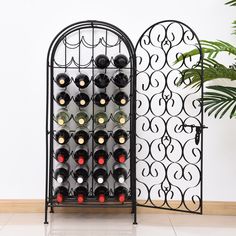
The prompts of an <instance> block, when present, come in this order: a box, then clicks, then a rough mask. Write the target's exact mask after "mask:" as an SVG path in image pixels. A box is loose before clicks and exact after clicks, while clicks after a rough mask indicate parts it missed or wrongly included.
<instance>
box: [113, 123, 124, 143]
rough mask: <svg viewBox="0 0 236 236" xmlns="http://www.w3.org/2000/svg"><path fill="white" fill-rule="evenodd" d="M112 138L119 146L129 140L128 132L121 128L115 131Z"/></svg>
mask: <svg viewBox="0 0 236 236" xmlns="http://www.w3.org/2000/svg"><path fill="white" fill-rule="evenodd" d="M112 137H113V139H114V140H115V142H116V143H118V144H124V143H126V141H127V140H128V134H127V132H126V131H125V130H124V129H122V128H120V127H119V126H118V127H116V128H115V129H114V130H113V134H112Z"/></svg>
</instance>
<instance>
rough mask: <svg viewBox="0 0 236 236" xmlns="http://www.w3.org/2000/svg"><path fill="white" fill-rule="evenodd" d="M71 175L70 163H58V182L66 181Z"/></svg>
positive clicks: (56, 173) (56, 177) (56, 176)
mask: <svg viewBox="0 0 236 236" xmlns="http://www.w3.org/2000/svg"><path fill="white" fill-rule="evenodd" d="M68 177H69V165H68V164H65V163H64V164H59V165H57V167H56V169H55V171H54V178H55V179H56V181H57V182H58V183H60V184H61V183H63V182H65V181H66V180H67V179H68Z"/></svg>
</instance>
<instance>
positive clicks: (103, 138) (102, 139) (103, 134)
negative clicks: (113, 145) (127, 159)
mask: <svg viewBox="0 0 236 236" xmlns="http://www.w3.org/2000/svg"><path fill="white" fill-rule="evenodd" d="M108 138H109V135H108V133H107V131H106V130H105V129H103V128H102V127H97V128H96V129H95V130H94V135H93V139H94V142H95V143H97V144H100V145H104V144H106V143H107V140H108Z"/></svg>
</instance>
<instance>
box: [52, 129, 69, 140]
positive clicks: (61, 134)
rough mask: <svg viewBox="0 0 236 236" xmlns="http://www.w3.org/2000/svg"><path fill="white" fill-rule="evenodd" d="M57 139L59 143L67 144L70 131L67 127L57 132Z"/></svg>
mask: <svg viewBox="0 0 236 236" xmlns="http://www.w3.org/2000/svg"><path fill="white" fill-rule="evenodd" d="M55 139H56V141H57V142H58V143H59V144H66V143H68V142H69V139H70V133H69V130H68V128H67V127H63V128H62V129H60V130H58V131H57V132H56V134H55Z"/></svg>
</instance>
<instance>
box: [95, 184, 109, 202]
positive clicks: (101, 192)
mask: <svg viewBox="0 0 236 236" xmlns="http://www.w3.org/2000/svg"><path fill="white" fill-rule="evenodd" d="M94 194H95V196H96V198H97V200H98V201H99V202H100V203H104V202H105V201H106V200H107V198H108V197H109V187H108V183H107V182H106V183H103V184H100V185H96V186H95V189H94Z"/></svg>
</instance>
